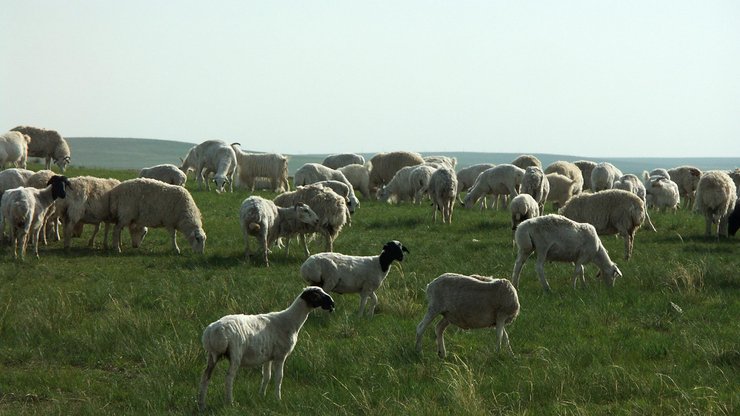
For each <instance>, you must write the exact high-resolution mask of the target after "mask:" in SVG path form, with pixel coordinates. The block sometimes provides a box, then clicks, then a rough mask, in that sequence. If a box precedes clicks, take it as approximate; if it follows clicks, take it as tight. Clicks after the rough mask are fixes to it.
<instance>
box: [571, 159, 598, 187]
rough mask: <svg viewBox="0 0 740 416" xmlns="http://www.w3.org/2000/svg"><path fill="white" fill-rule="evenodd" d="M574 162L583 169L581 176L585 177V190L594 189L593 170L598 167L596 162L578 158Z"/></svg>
mask: <svg viewBox="0 0 740 416" xmlns="http://www.w3.org/2000/svg"><path fill="white" fill-rule="evenodd" d="M573 164H574V165H576V166H578V169H580V170H581V176H582V177H583V190H586V189H593V188H592V187H591V172H592V171H593V170H594V168H595V167H596V162H592V161H590V160H576V161H575V162H573Z"/></svg>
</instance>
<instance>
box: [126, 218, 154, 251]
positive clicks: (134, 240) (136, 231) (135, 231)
mask: <svg viewBox="0 0 740 416" xmlns="http://www.w3.org/2000/svg"><path fill="white" fill-rule="evenodd" d="M128 232H129V234H131V247H133V248H139V246H140V245H141V243H142V241H144V237H146V233H147V232H149V229H148V228H146V227H140V226H138V225H135V224H132V225H131V226H130V227H129V228H128Z"/></svg>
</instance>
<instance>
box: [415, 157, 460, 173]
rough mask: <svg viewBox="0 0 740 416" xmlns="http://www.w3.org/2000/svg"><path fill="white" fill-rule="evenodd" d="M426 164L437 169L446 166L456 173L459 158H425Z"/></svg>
mask: <svg viewBox="0 0 740 416" xmlns="http://www.w3.org/2000/svg"><path fill="white" fill-rule="evenodd" d="M423 159H424V163H425V164H427V165H433V166H434V167H435V168H440V167H442V166H446V167H448V168H450V169H452V171H453V172H454V171H455V166H457V158H456V157H450V156H424V157H423Z"/></svg>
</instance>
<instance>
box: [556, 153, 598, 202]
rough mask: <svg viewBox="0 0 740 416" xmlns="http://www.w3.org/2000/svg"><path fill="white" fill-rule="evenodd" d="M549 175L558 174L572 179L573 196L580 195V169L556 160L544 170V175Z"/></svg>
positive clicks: (581, 178) (569, 163) (581, 180)
mask: <svg viewBox="0 0 740 416" xmlns="http://www.w3.org/2000/svg"><path fill="white" fill-rule="evenodd" d="M551 173H559V174H561V175H565V176H567V177H569V178H570V179H573V180H574V181H575V186H574V188H573V195H578V194H579V193H581V190H582V189H583V174H582V173H581V169H579V168H578V166H576V165H575V164H573V163H571V162H566V161H563V160H558V161H556V162H552V163H551V164H550V165H548V166H547V168H545V174H546V175H549V174H551ZM591 186H593V184H591Z"/></svg>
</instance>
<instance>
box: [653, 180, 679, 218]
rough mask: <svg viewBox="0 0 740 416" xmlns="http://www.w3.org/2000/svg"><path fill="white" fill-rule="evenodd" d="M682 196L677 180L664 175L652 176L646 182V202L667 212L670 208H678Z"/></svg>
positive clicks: (674, 209)
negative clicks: (674, 180)
mask: <svg viewBox="0 0 740 416" xmlns="http://www.w3.org/2000/svg"><path fill="white" fill-rule="evenodd" d="M679 202H680V196H679V191H678V185H677V184H676V182H673V181H672V180H670V179H668V178H665V177H663V176H651V177H650V178H649V179H648V180H647V181H646V182H645V203H646V204H647V206H649V207H655V208H658V209H660V210H662V211H664V212H665V210H666V209H668V208H670V209H671V210H672V211H673V212H675V211H676V209H677V208H678V203H679Z"/></svg>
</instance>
